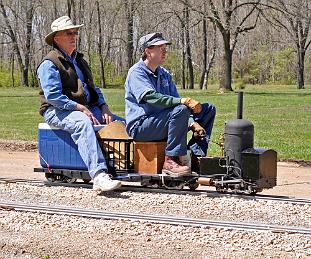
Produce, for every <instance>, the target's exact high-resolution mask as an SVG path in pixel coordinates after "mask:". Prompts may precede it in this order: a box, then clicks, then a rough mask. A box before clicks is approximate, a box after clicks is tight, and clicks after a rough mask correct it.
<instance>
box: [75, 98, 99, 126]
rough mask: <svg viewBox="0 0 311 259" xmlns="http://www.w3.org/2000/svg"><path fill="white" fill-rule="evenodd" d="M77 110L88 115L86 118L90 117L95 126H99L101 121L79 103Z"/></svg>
mask: <svg viewBox="0 0 311 259" xmlns="http://www.w3.org/2000/svg"><path fill="white" fill-rule="evenodd" d="M77 110H79V111H80V112H83V113H84V114H86V116H88V117H89V118H90V120H91V122H92V123H93V124H94V125H99V124H100V123H99V121H98V120H97V119H96V118H95V116H94V115H93V113H92V112H91V111H90V110H89V109H88V108H86V107H85V106H84V105H82V104H79V103H77Z"/></svg>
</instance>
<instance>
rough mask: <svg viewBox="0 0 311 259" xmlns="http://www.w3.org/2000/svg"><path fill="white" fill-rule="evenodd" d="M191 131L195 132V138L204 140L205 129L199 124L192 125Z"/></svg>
mask: <svg viewBox="0 0 311 259" xmlns="http://www.w3.org/2000/svg"><path fill="white" fill-rule="evenodd" d="M190 129H191V130H192V131H193V136H194V137H195V138H201V139H202V138H204V137H205V136H206V131H205V129H204V128H203V127H202V126H201V125H200V124H199V123H197V122H194V123H192V125H191V126H190Z"/></svg>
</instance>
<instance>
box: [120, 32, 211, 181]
mask: <svg viewBox="0 0 311 259" xmlns="http://www.w3.org/2000/svg"><path fill="white" fill-rule="evenodd" d="M170 44H171V43H170V42H169V41H167V40H165V39H164V38H163V36H162V34H161V33H151V34H148V35H145V36H143V37H141V38H140V40H139V46H140V50H141V52H142V58H141V60H140V61H139V62H137V63H136V64H135V65H134V66H133V67H131V68H130V70H129V72H128V75H127V78H126V82H125V90H126V92H125V104H126V110H125V114H126V123H127V127H126V129H127V132H128V133H129V135H130V136H132V137H133V138H134V139H135V140H137V141H155V140H163V139H167V146H166V150H165V162H164V165H163V170H162V173H164V174H168V175H170V176H172V177H179V176H185V175H189V174H191V169H190V168H189V167H188V166H186V165H183V164H182V162H181V157H182V156H184V155H186V153H187V132H188V130H189V129H190V130H192V131H193V136H192V138H191V140H190V141H189V143H188V148H190V149H191V151H192V165H193V166H194V168H192V169H193V170H198V168H197V167H198V163H197V161H198V160H197V158H198V157H201V156H206V154H207V148H208V142H209V138H210V135H211V132H212V128H213V123H214V119H215V115H216V109H215V106H214V105H211V104H208V103H205V104H202V105H201V104H200V103H199V102H198V101H196V100H194V99H191V98H181V97H180V96H179V94H178V92H177V89H176V86H175V84H174V82H173V81H172V77H171V75H170V74H169V72H168V71H167V70H166V69H164V68H163V67H161V64H163V63H164V61H165V59H166V54H167V45H170Z"/></svg>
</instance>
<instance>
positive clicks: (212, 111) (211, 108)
mask: <svg viewBox="0 0 311 259" xmlns="http://www.w3.org/2000/svg"><path fill="white" fill-rule="evenodd" d="M202 108H203V109H202V110H203V111H204V113H205V114H209V116H210V117H215V115H216V107H215V105H213V104H209V103H204V104H202Z"/></svg>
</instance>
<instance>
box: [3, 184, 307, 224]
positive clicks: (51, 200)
mask: <svg viewBox="0 0 311 259" xmlns="http://www.w3.org/2000/svg"><path fill="white" fill-rule="evenodd" d="M0 200H11V201H22V202H25V203H33V202H36V203H37V202H38V203H41V204H49V205H66V206H73V207H84V208H96V209H101V210H108V211H120V212H121V211H124V212H133V213H145V214H162V215H178V216H185V217H194V218H196V217H197V218H206V219H215V220H216V219H217V220H229V221H230V220H231V221H245V222H253V223H254V222H260V223H266V224H276V225H291V226H300V227H307V228H311V205H310V204H309V205H303V204H292V203H288V202H277V201H263V200H259V201H254V200H243V199H238V198H234V197H219V198H212V197H207V196H205V195H189V194H168V193H166V194H165V193H145V192H130V191H126V192H111V193H107V194H106V195H102V196H97V195H96V194H95V193H94V192H93V191H92V190H91V189H85V188H69V187H57V186H53V187H45V186H34V185H28V184H25V185H24V184H14V183H10V184H0Z"/></svg>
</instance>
